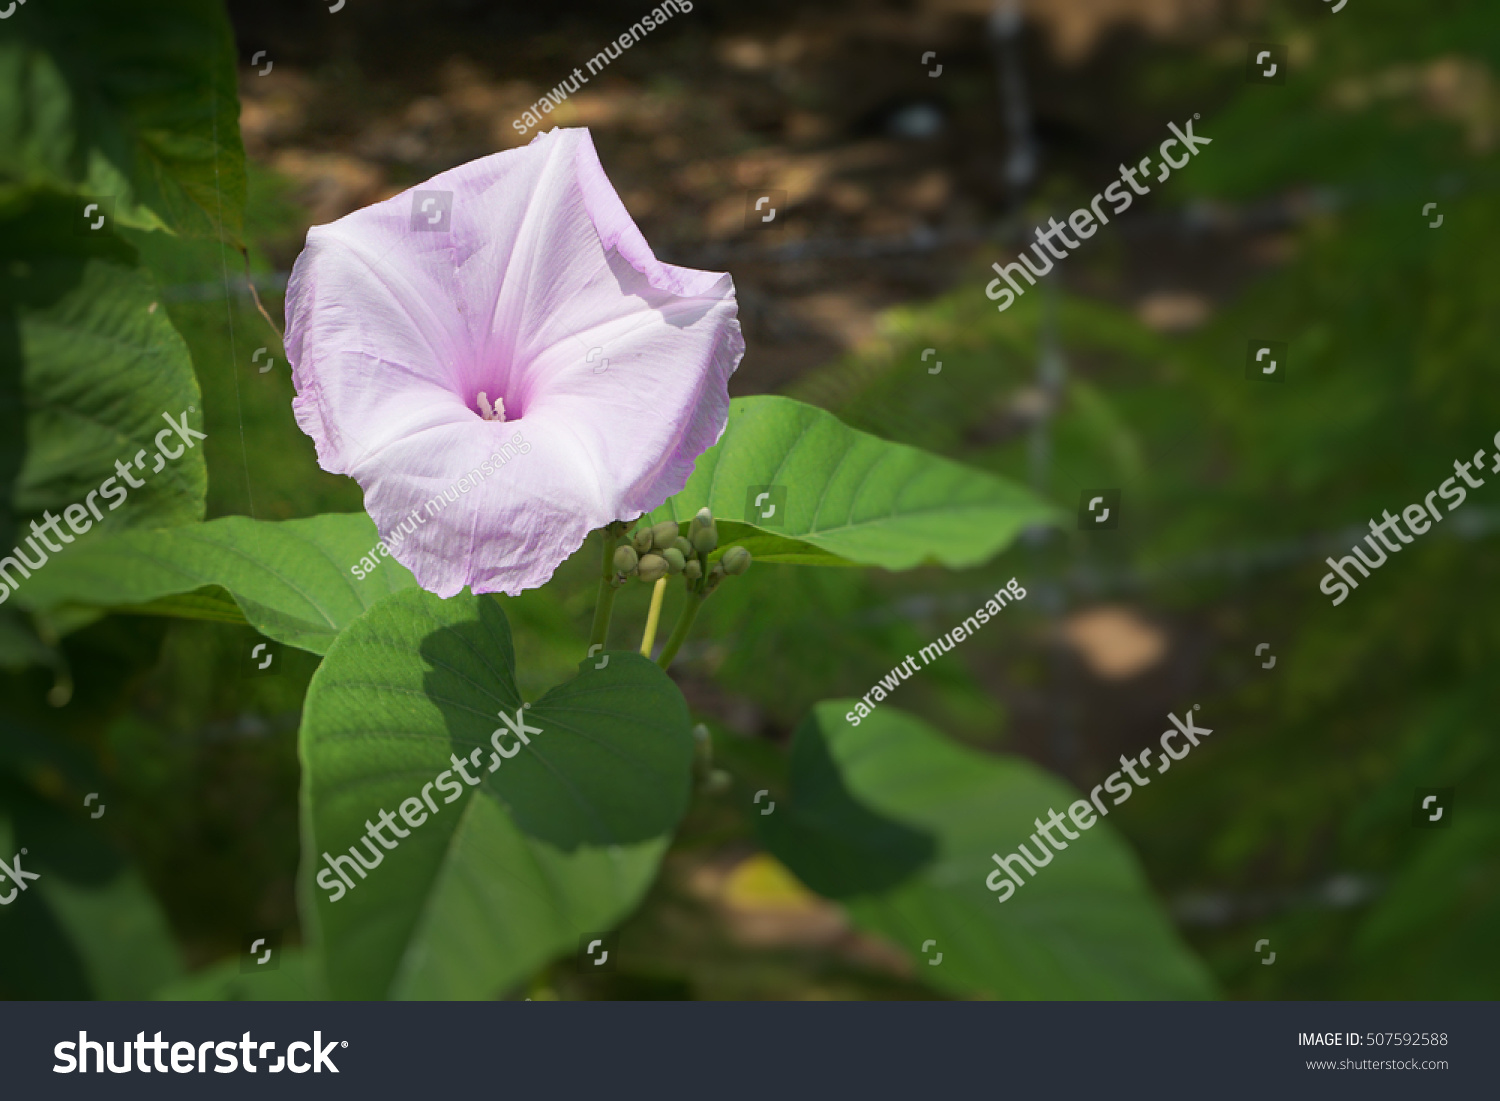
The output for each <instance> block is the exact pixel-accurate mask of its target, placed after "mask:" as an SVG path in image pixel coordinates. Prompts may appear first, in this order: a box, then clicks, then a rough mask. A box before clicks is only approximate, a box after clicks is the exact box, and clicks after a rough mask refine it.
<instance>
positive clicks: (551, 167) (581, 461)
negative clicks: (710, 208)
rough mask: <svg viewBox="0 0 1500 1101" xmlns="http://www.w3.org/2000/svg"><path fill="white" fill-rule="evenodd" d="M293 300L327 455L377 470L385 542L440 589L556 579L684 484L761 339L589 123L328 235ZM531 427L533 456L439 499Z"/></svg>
mask: <svg viewBox="0 0 1500 1101" xmlns="http://www.w3.org/2000/svg"><path fill="white" fill-rule="evenodd" d="M418 192H420V193H431V192H448V193H450V194H451V206H450V207H449V210H448V219H447V221H448V228H447V229H446V230H444V231H441V232H437V231H431V230H428V229H425V228H413V227H414V225H418V220H417V219H416V218H414V217H413V214H414V207H415V206H416V203H417V193H418ZM287 315H288V325H287V341H286V346H287V352H288V356H289V358H290V359H291V361H292V364H293V380H294V382H295V384H296V387H297V391H298V394H297V398H296V400H295V402H294V407H295V410H296V414H297V419H298V423H299V424H300V425H301V426H302V427H303V429H304V431H306V432H308V434H309V435H311V436H312V437H313V439H314V441H315V442H316V444H317V448H318V461H319V463H320V464H321V465H322V466H323V467H324V468H325V469H327V470H331V471H334V472H336V473H347V474H350V475H352V476H353V477H354V478H355V479H356V480H357V481H358V482H359V483H360V485H361V486H362V487H363V488H364V490H365V505H366V508H367V509H368V510H369V512H370V514H371V515H372V516H373V517H374V518H375V521H376V524H377V526H378V527H379V528H380V531H381V533H382V536H383V537H384V536H392V537H393V536H394V534H395V533H396V532H397V531H398V530H400V529H402V528H403V527H404V528H405V529H406V530H405V531H404V532H403V537H402V539H401V540H400V542H398V543H394V544H393V545H392V546H391V549H392V551H393V553H394V554H395V556H396V557H397V558H398V559H399V560H400V561H401V562H402V563H403V564H404V565H406V566H407V567H408V568H410V569H411V570H412V572H413V573H414V574H415V575H416V577H417V580H418V582H419V583H420V584H422V585H423V586H424V587H425V588H428V589H430V590H431V591H434V592H437V593H439V594H440V595H444V596H448V595H452V594H453V593H456V592H458V591H459V590H460V589H461V588H462V587H463V585H465V584H468V585H470V586H471V587H472V588H473V590H474V591H475V592H492V591H504V592H508V593H512V594H514V593H517V592H520V591H522V590H523V589H526V588H532V587H535V586H536V585H540V584H542V583H544V582H545V581H546V580H547V579H548V578H549V577H550V576H551V575H552V572H553V571H554V570H555V569H556V567H557V565H558V564H559V563H560V562H561V561H562V560H563V559H564V558H566V557H567V556H568V555H570V554H572V553H573V552H574V551H576V550H577V549H578V547H579V546H580V545H582V543H583V540H584V538H585V537H586V536H587V534H588V532H589V531H591V530H593V529H594V528H597V527H600V526H602V525H603V524H605V523H607V522H609V521H610V520H614V519H633V518H634V517H636V516H638V515H640V514H641V513H643V512H646V511H649V510H651V509H653V508H655V507H656V506H657V505H659V504H660V503H661V502H662V501H663V500H664V499H665V498H666V497H668V496H670V495H671V494H673V493H676V492H677V491H679V490H680V489H681V488H682V487H683V485H684V484H686V481H687V478H688V476H689V475H690V474H691V472H692V468H693V464H694V462H695V461H696V459H697V457H698V455H700V454H701V453H702V452H703V451H704V450H706V449H707V448H708V447H710V446H712V445H713V444H714V443H715V442H716V441H717V440H718V438H719V436H720V435H722V434H723V431H724V426H725V423H726V422H727V418H728V409H729V394H728V388H727V386H728V378H729V375H730V374H732V373H733V371H734V370H735V368H736V367H737V366H738V364H739V361H740V358H741V357H742V356H743V354H744V340H743V338H742V336H741V334H740V329H739V323H738V321H737V320H736V316H735V315H736V303H735V298H734V284H733V281H732V280H731V279H730V277H729V276H728V275H724V274H719V273H715V272H703V271H696V270H694V269H690V268H680V267H676V266H673V265H670V264H663V263H662V262H660V261H658V260H657V259H656V258H655V256H654V255H653V254H652V253H651V250H650V248H649V246H648V245H647V244H646V241H645V238H644V237H642V236H641V233H640V231H639V230H638V229H637V228H636V226H635V224H634V222H632V221H631V219H630V216H629V215H628V213H626V211H625V208H624V205H623V204H622V203H621V202H620V200H619V197H618V196H617V195H616V194H615V193H614V190H613V189H612V188H611V187H610V185H609V182H608V180H607V179H606V178H605V176H604V171H603V168H602V167H601V166H600V164H599V159H598V156H597V154H596V153H595V151H594V147H593V143H592V141H591V140H590V138H589V135H588V132H587V131H585V130H553V131H551V132H549V133H547V134H544V135H539V136H538V137H537V138H536V139H535V140H534V141H533V142H532V143H531V144H530V145H528V146H526V147H525V148H523V149H516V150H511V151H509V152H506V153H499V154H496V155H494V156H491V157H486V158H483V159H481V160H478V161H474V162H472V163H470V164H467V165H463V166H461V167H459V168H456V169H453V170H451V171H449V172H445V173H442V174H441V175H439V176H436V177H434V178H433V179H432V180H430V181H428V182H427V183H426V184H423V185H422V186H421V187H420V188H417V189H414V192H412V193H406V194H403V195H398V196H396V197H395V198H393V199H389V200H386V201H385V202H383V203H377V204H375V205H373V206H371V207H367V208H365V209H364V210H360V211H356V212H355V213H354V214H351V215H349V216H348V217H346V218H343V219H341V220H340V221H338V222H335V223H333V224H332V225H329V226H322V227H316V228H315V229H313V230H311V231H310V232H309V234H308V246H307V248H306V249H305V250H304V252H303V254H302V255H301V256H300V257H299V258H298V260H297V264H296V266H295V268H294V271H293V276H292V281H291V284H290V285H289V287H288V295H287ZM480 391H485V392H486V393H487V394H488V395H489V396H490V397H491V398H492V399H493V398H500V399H502V400H503V402H504V407H505V415H506V422H505V423H501V422H490V421H485V420H483V419H481V418H480V416H479V414H478V413H477V411H476V409H477V395H478V393H479V392H480ZM517 432H520V433H521V434H522V436H523V437H524V441H525V443H526V445H527V447H528V450H527V452H526V453H525V454H524V456H519V457H517V458H516V459H514V460H510V461H507V462H506V463H505V464H504V465H503V467H501V468H500V471H499V472H498V473H496V474H494V475H487V476H485V477H484V478H483V479H482V480H481V481H480V484H479V485H478V486H477V487H475V488H473V489H466V490H464V491H462V492H461V493H460V494H459V498H460V499H459V500H457V501H447V500H446V499H445V498H444V497H443V494H444V492H445V491H451V489H452V487H454V486H456V485H458V484H459V483H460V479H462V478H465V477H466V475H467V472H468V471H470V470H473V469H476V468H480V467H481V463H482V462H484V461H485V460H486V459H488V458H489V456H491V455H492V454H494V453H496V452H497V451H499V450H501V447H502V445H503V444H505V443H506V442H508V441H510V440H511V438H512V437H513V436H514V435H515V433H517ZM512 463H514V465H512ZM491 465H494V464H493V461H491ZM465 484H467V483H465ZM435 496H437V497H438V498H439V499H440V500H441V501H442V503H443V505H444V506H445V507H439V508H436V509H430V508H429V507H428V506H429V505H431V504H432V503H433V500H434V497H435ZM413 510H416V511H417V512H418V513H419V514H421V515H420V521H418V520H414V519H413V518H412V513H413ZM388 542H390V540H388Z"/></svg>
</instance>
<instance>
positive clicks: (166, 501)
mask: <svg viewBox="0 0 1500 1101" xmlns="http://www.w3.org/2000/svg"><path fill="white" fill-rule="evenodd" d="M39 6H40V5H39ZM70 210H71V207H70V205H69V203H68V202H67V201H66V200H64V199H63V198H61V197H59V196H55V195H40V194H38V195H32V196H30V197H29V198H27V199H26V200H25V201H24V202H16V203H4V202H0V549H3V552H4V553H8V552H9V548H10V546H11V545H12V543H13V542H14V541H15V540H14V539H13V536H14V533H15V527H16V525H17V521H18V520H19V519H20V518H22V517H37V518H41V516H42V513H43V512H44V510H51V511H53V512H54V513H57V514H61V513H62V512H63V510H64V509H65V508H66V507H67V506H69V505H74V504H76V505H78V506H80V508H79V511H78V512H77V513H75V519H76V520H77V522H78V524H79V525H80V526H83V525H84V524H85V522H86V523H87V524H88V525H97V527H98V528H99V529H101V530H106V531H108V530H115V529H119V528H124V527H128V526H132V525H134V526H141V525H153V526H155V525H170V524H182V523H188V522H190V521H193V520H198V519H201V518H202V516H203V503H204V496H205V493H206V491H207V485H208V475H207V472H206V467H205V464H204V458H203V448H202V446H201V444H202V441H196V443H197V446H194V447H192V448H185V449H184V450H183V451H182V454H181V455H180V457H179V458H176V459H172V460H171V461H167V460H166V458H165V457H164V456H162V455H161V454H160V453H159V451H158V445H157V443H156V442H155V441H156V438H157V437H158V435H159V434H160V433H162V432H167V434H168V435H167V437H166V440H165V446H166V447H167V448H168V449H171V450H176V449H177V448H178V447H181V446H183V445H182V444H181V443H180V441H178V442H174V441H176V440H177V437H176V433H175V432H173V431H172V430H171V429H170V426H169V424H168V422H167V420H166V419H165V417H166V416H171V417H174V418H177V420H178V422H179V423H180V422H181V421H182V419H183V418H184V417H185V418H186V419H187V420H188V422H189V424H190V426H191V427H193V428H196V429H201V425H202V415H201V412H190V410H201V407H202V404H203V401H202V398H201V397H200V396H199V391H198V380H197V378H196V377H195V376H194V374H193V364H192V361H191V359H190V358H189V356H188V350H187V345H186V344H184V343H183V341H182V338H181V337H180V336H178V335H177V330H175V329H174V328H173V327H172V323H171V322H170V321H169V320H168V319H167V312H166V310H165V309H163V308H162V307H161V304H160V302H161V298H160V293H159V291H158V289H157V288H156V286H155V284H154V283H153V281H152V279H151V277H150V275H148V274H147V272H146V271H145V270H144V269H143V268H141V267H139V266H138V265H137V263H136V256H135V251H134V250H133V249H131V248H130V247H129V246H128V245H126V244H124V243H123V242H122V241H120V240H119V239H118V238H116V237H114V236H112V235H109V234H107V233H101V234H100V235H80V234H78V233H76V232H75V231H74V230H73V228H72V227H71V224H70V223H69V222H68V221H67V219H68V217H69V212H70ZM137 457H140V458H141V459H142V465H141V466H139V467H136V466H135V465H134V460H135V459H136V458H137ZM157 459H160V460H161V462H162V465H161V468H160V469H153V468H154V467H155V466H156V461H155V460H157ZM117 461H119V462H124V463H129V464H131V477H132V478H134V479H135V481H136V482H139V483H144V484H142V485H139V486H138V487H135V488H131V487H130V486H129V484H128V483H127V482H126V481H125V480H123V479H122V478H121V477H120V476H119V475H118V472H117V470H116V467H115V463H116V462H117ZM111 480H112V481H111ZM106 482H111V486H112V488H111V490H110V493H111V495H110V496H105V495H103V494H100V493H98V492H97V491H98V490H99V488H100V486H101V485H102V484H104V483H106ZM116 490H119V491H123V492H125V493H127V494H128V496H127V497H126V499H125V500H124V501H123V502H122V501H120V500H119V499H118V498H116V497H114V496H113V493H114V492H115V491H116ZM91 493H93V494H94V495H95V496H94V499H93V504H92V508H91V509H88V510H85V509H84V506H86V505H87V504H88V497H89V495H90V494H91ZM94 512H97V513H98V514H99V517H102V519H100V518H96V517H95V516H94V515H93V513H94ZM64 530H67V529H64ZM68 538H70V539H71V538H73V532H71V531H69V532H68ZM52 539H53V543H54V545H58V544H59V543H60V539H59V538H58V537H57V536H55V535H54V536H52ZM65 549H67V548H66V547H65ZM24 586H25V583H24V582H23V585H22V587H23V588H24Z"/></svg>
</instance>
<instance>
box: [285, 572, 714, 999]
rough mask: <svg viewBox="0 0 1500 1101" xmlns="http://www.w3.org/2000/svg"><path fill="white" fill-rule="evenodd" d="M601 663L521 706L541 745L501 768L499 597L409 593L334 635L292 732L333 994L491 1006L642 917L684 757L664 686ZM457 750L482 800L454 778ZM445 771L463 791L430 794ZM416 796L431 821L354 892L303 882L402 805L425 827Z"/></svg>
mask: <svg viewBox="0 0 1500 1101" xmlns="http://www.w3.org/2000/svg"><path fill="white" fill-rule="evenodd" d="M608 657H609V661H608V664H607V665H606V666H605V667H604V668H603V669H596V668H595V666H596V665H597V664H598V660H599V659H598V657H595V658H594V659H592V660H587V661H585V662H584V663H583V664H582V665H581V666H580V673H579V675H578V676H577V677H576V678H575V679H573V680H571V681H568V682H567V683H565V684H563V685H561V686H559V687H557V688H554V689H553V690H552V691H550V692H548V693H547V694H546V695H545V696H544V697H542V699H541V700H540V701H538V702H537V703H536V704H535V705H533V706H530V707H528V708H527V709H526V712H525V714H526V722H527V723H528V724H529V725H530V726H532V727H534V728H535V727H539V728H541V730H542V731H543V733H541V734H531V735H530V744H529V745H526V746H524V749H523V751H521V752H519V754H518V755H516V756H514V757H513V758H512V759H511V760H508V761H500V758H499V757H498V756H496V755H495V754H494V751H493V749H492V748H491V746H492V743H491V733H492V732H495V731H498V732H499V733H500V734H501V737H500V739H499V744H500V745H501V747H502V748H504V747H509V748H510V749H511V750H512V751H515V749H516V747H517V746H518V745H519V743H518V742H517V740H516V739H515V737H514V736H513V735H511V734H510V733H508V732H507V730H506V727H505V726H504V725H502V723H501V721H500V720H499V717H498V716H499V715H500V714H502V713H503V714H505V715H508V716H512V717H514V715H515V714H516V711H517V709H518V708H519V707H520V706H521V698H520V693H519V691H518V690H517V688H516V683H515V655H514V653H513V650H512V646H511V636H510V627H509V625H508V624H507V622H506V619H505V614H504V613H503V612H502V611H501V609H500V603H499V602H498V601H497V600H494V599H488V598H482V597H475V596H472V595H467V594H466V595H462V596H458V597H454V598H453V599H451V600H441V599H439V598H438V597H436V596H433V595H432V594H431V593H427V592H424V591H422V590H420V589H409V590H406V591H404V592H399V593H395V594H393V595H392V596H390V597H387V598H386V599H385V600H382V601H381V602H380V603H378V604H376V605H375V606H374V607H373V608H371V609H370V610H369V611H368V612H366V613H365V614H364V615H363V616H361V617H360V618H359V619H357V620H355V621H354V623H352V624H351V625H350V626H349V627H348V629H347V630H345V631H344V633H343V634H341V635H340V636H339V637H338V639H337V641H335V642H334V644H333V646H332V648H330V649H329V651H328V656H327V657H326V658H325V659H324V661H323V664H322V665H321V666H320V667H319V669H318V672H317V673H316V674H315V675H314V677H313V680H312V684H311V685H310V687H309V688H308V693H307V704H306V708H305V710H304V712H303V720H302V734H301V738H302V742H301V752H302V761H303V787H302V791H303V815H302V822H303V826H302V829H303V861H302V872H301V875H302V883H301V887H302V891H303V896H302V897H303V911H304V929H305V930H310V931H311V933H312V943H313V945H314V946H315V951H317V952H318V953H319V954H320V955H321V958H322V959H323V960H324V966H325V971H326V976H327V984H328V990H329V992H330V993H331V994H332V995H333V996H335V997H344V998H381V997H390V998H484V997H493V996H495V995H496V994H498V993H500V992H502V991H504V990H505V989H506V988H508V987H510V986H513V985H514V984H516V983H517V982H519V981H520V980H522V979H523V978H524V977H525V976H526V975H528V974H529V973H531V972H532V971H534V970H535V969H536V968H537V967H539V966H541V965H542V964H544V963H545V962H546V961H547V960H548V959H550V958H551V957H553V956H556V955H559V954H561V953H564V952H567V951H568V950H570V949H572V948H574V947H575V946H576V945H577V942H578V938H579V937H580V936H582V935H583V934H585V933H590V932H597V931H600V930H604V929H607V928H608V927H610V926H611V925H613V924H614V923H616V922H617V921H619V920H620V918H622V917H623V916H624V915H625V914H626V913H628V912H629V911H630V910H631V909H632V908H633V907H634V906H635V905H636V903H637V902H638V901H639V899H640V897H641V895H642V893H643V892H644V891H645V889H646V887H647V885H648V884H649V883H650V881H651V879H652V877H653V875H654V874H655V871H656V866H657V863H658V861H659V860H660V859H661V855H662V853H663V851H664V850H665V848H666V845H667V840H668V837H667V835H668V834H669V833H670V831H671V830H672V829H673V828H674V827H675V826H676V824H677V822H678V820H679V819H680V818H681V816H682V814H683V812H684V811H685V810H686V807H687V799H688V787H689V772H690V768H691V759H692V753H693V741H692V735H691V733H690V730H689V719H688V712H687V705H686V704H685V703H684V702H683V699H682V695H681V693H679V692H678V690H677V688H676V686H675V685H674V684H673V683H672V682H671V680H669V679H668V678H667V676H666V674H665V673H663V672H662V671H661V670H660V669H658V668H657V667H656V666H655V665H654V664H652V663H651V662H649V661H647V660H646V659H644V658H642V657H641V656H640V655H639V654H631V653H618V652H616V653H610V654H609V655H608ZM475 753H477V756H478V762H479V763H478V767H477V768H476V767H475V766H474V764H473V763H472V761H473V760H474V758H473V757H472V756H470V755H471V754H475ZM455 754H456V755H459V756H469V761H470V763H468V764H466V765H465V767H466V768H467V769H468V770H469V771H470V773H471V775H475V776H476V778H477V779H479V780H480V783H479V785H478V786H477V787H469V786H467V785H465V784H463V783H462V782H461V781H460V780H459V779H458V777H457V774H456V773H453V771H452V769H453V765H452V759H451V758H452V755H455ZM496 762H499V764H500V766H501V767H499V768H498V769H495V770H493V771H492V770H491V766H492V765H494V764H495V763H496ZM444 773H447V774H448V775H446V776H445V777H444V783H445V785H457V786H458V787H459V788H460V789H462V794H461V795H454V793H453V792H452V791H451V790H448V791H447V795H445V794H444V790H445V789H436V788H433V787H432V785H433V783H434V782H435V781H436V780H437V778H439V776H440V775H442V774H444ZM424 790H428V791H429V797H430V798H431V800H432V801H433V805H435V806H436V807H437V811H438V812H437V813H436V814H432V815H431V816H430V817H428V818H426V819H425V821H423V822H422V823H421V825H420V826H418V827H416V828H413V829H411V830H410V836H409V837H407V838H406V839H404V840H402V841H401V842H400V845H399V847H398V848H396V849H394V850H392V851H387V852H382V850H380V849H379V848H378V847H377V846H376V842H375V841H367V842H366V843H365V844H364V845H360V847H359V850H358V851H359V852H361V853H363V854H364V855H365V859H366V860H367V861H370V860H373V859H374V856H372V855H371V854H370V853H369V851H368V849H371V848H373V849H375V852H376V853H380V854H381V856H382V861H381V863H379V864H378V865H377V866H376V867H374V868H372V869H371V870H370V871H369V873H368V878H363V879H361V878H359V873H357V872H355V871H353V870H349V869H347V868H346V869H345V874H347V875H348V876H349V877H350V879H351V881H352V882H353V883H354V884H355V886H354V887H353V889H350V890H347V893H346V894H344V895H342V896H341V897H338V900H337V901H329V899H330V896H336V895H337V888H336V887H335V886H332V885H329V884H336V883H337V881H336V880H332V878H331V876H327V875H323V876H322V878H323V880H324V885H315V884H314V876H317V875H321V874H322V870H324V869H326V867H327V865H326V864H325V863H324V860H323V856H322V854H323V853H324V852H325V851H327V852H329V853H333V854H338V853H345V854H347V852H348V850H349V848H350V846H351V845H358V844H359V843H360V841H361V839H362V838H364V837H365V834H366V826H365V823H366V822H367V821H368V822H374V821H375V820H376V819H377V818H378V817H379V815H380V812H381V811H382V810H385V811H389V812H391V813H392V814H394V813H396V812H397V808H398V806H399V805H400V804H401V803H402V802H403V800H407V799H416V800H417V803H416V806H414V807H411V809H412V817H413V819H416V818H417V813H418V811H419V810H421V811H422V813H424V814H425V813H427V812H426V810H424V809H423V808H422V803H421V798H420V796H421V793H422V792H423V791H424ZM446 798H454V799H455V802H453V803H452V804H451V805H450V804H448V803H447V802H446V801H445V800H446ZM408 806H409V807H410V806H411V804H408ZM400 824H401V822H400V820H398V825H400ZM340 886H341V885H340Z"/></svg>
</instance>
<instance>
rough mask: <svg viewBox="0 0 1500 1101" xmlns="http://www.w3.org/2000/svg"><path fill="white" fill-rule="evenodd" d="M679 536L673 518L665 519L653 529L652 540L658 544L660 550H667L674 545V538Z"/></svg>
mask: <svg viewBox="0 0 1500 1101" xmlns="http://www.w3.org/2000/svg"><path fill="white" fill-rule="evenodd" d="M676 538H677V525H676V524H674V523H673V522H672V521H671V520H663V521H662V522H661V523H659V524H657V525H656V526H655V527H653V528H652V529H651V540H652V542H654V543H655V544H656V548H657V549H658V550H665V549H666V548H667V547H670V546H671V545H672V540H674V539H676Z"/></svg>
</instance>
